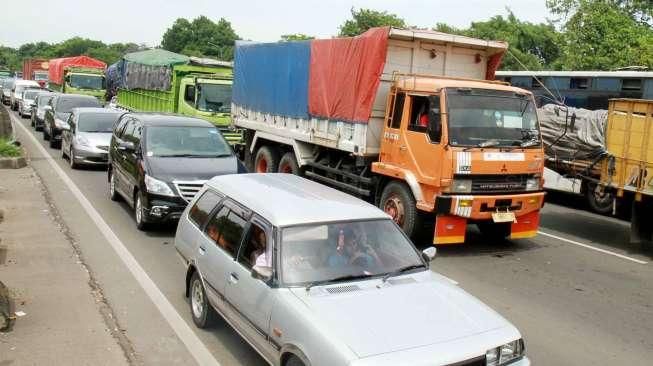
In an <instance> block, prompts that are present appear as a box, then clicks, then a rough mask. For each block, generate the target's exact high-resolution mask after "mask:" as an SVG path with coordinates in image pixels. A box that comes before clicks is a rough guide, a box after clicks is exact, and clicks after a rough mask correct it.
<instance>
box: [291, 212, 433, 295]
mask: <svg viewBox="0 0 653 366" xmlns="http://www.w3.org/2000/svg"><path fill="white" fill-rule="evenodd" d="M280 267H281V278H282V281H283V283H284V284H285V285H288V286H301V285H306V286H310V285H316V284H325V283H331V282H339V281H343V280H348V279H360V278H366V277H375V276H385V275H387V274H391V273H395V272H397V271H401V270H402V269H420V268H422V269H423V268H426V267H425V265H424V263H423V262H422V259H421V257H420V255H419V254H418V252H417V250H416V249H415V247H414V246H413V245H412V244H411V242H410V241H408V240H407V239H406V237H405V236H404V235H403V234H402V233H401V232H400V229H399V228H398V227H397V226H396V225H395V224H394V223H393V222H392V221H391V220H371V221H356V222H339V223H329V224H316V225H302V226H294V227H288V228H285V229H283V230H282V234H281V259H280Z"/></svg>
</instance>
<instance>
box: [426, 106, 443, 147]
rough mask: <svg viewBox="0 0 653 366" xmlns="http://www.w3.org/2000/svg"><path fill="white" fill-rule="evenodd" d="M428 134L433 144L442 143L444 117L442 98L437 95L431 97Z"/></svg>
mask: <svg viewBox="0 0 653 366" xmlns="http://www.w3.org/2000/svg"><path fill="white" fill-rule="evenodd" d="M428 133H429V139H431V142H436V143H439V142H440V140H441V138H442V115H441V114H440V97H439V96H437V95H431V96H430V97H429V127H428Z"/></svg>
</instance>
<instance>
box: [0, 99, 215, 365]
mask: <svg viewBox="0 0 653 366" xmlns="http://www.w3.org/2000/svg"><path fill="white" fill-rule="evenodd" d="M0 108H4V107H2V106H0ZM9 114H10V116H11V120H12V121H13V122H14V126H19V127H20V128H21V129H22V130H23V132H24V133H25V134H26V135H27V136H29V137H30V139H31V140H32V142H33V143H34V144H35V145H36V147H37V149H38V150H39V151H40V152H41V153H42V154H43V157H44V158H45V159H46V160H47V161H48V163H50V165H51V166H52V169H54V171H55V172H57V175H59V178H61V180H62V181H63V182H64V183H65V184H66V186H67V187H68V189H70V191H71V192H72V194H73V195H74V196H75V198H77V200H78V201H79V203H80V204H81V205H82V207H83V208H84V210H85V211H86V213H87V214H88V215H89V217H90V218H91V219H92V220H93V221H94V222H95V225H97V227H98V229H99V230H100V232H101V233H102V235H104V238H105V239H106V240H107V241H108V242H109V244H110V245H111V247H112V248H113V249H114V250H115V251H116V254H118V257H120V259H121V260H122V262H123V263H124V264H125V266H127V268H128V269H129V271H130V272H131V274H132V275H133V276H134V278H135V279H136V281H137V282H138V283H139V284H140V285H141V287H142V288H143V290H144V291H145V293H146V294H147V296H148V297H149V298H150V300H152V302H153V303H154V306H156V308H157V309H158V310H159V312H160V313H161V315H162V316H163V318H164V319H165V320H166V321H167V322H168V324H170V327H172V329H173V330H174V332H175V333H176V334H177V337H179V339H181V341H182V342H183V343H184V345H186V348H187V349H188V352H189V353H190V354H191V355H192V356H193V357H194V358H195V360H196V361H197V363H198V364H200V365H202V366H204V365H213V366H220V363H219V362H218V361H217V360H216V359H215V358H214V357H213V355H212V354H211V352H210V351H209V350H208V348H206V346H205V345H204V343H202V341H201V340H200V339H199V338H198V337H197V335H196V334H195V333H194V332H193V330H192V329H191V328H190V327H189V326H188V324H186V322H185V321H184V319H182V317H181V316H180V315H179V313H177V310H175V308H174V307H173V306H172V304H171V303H170V302H169V301H168V299H166V297H165V296H164V295H163V293H162V292H161V290H159V288H158V287H157V286H156V284H155V283H154V281H152V279H151V278H150V276H148V274H147V272H145V270H144V269H143V267H141V265H140V264H138V262H137V261H136V258H134V256H132V254H131V253H130V252H129V250H127V247H125V245H124V244H123V243H122V241H120V239H119V238H118V236H117V235H116V234H115V233H114V232H113V231H112V230H111V228H110V227H109V225H108V224H107V223H106V221H104V219H103V218H102V216H100V214H99V213H98V212H97V210H95V208H94V207H93V205H91V202H90V201H89V200H88V199H87V198H86V196H84V194H83V193H82V191H81V190H80V189H79V188H78V187H77V185H76V184H75V183H74V182H73V181H72V179H70V177H68V175H67V174H66V173H65V172H64V171H63V169H61V167H60V166H59V165H58V164H57V163H56V161H55V160H54V158H53V157H52V156H51V155H50V153H49V152H48V151H47V150H45V148H44V147H43V146H41V144H40V143H39V141H38V140H37V139H36V137H34V135H33V134H32V133H31V132H30V131H29V130H28V129H27V127H25V126H23V124H22V123H21V122H20V121H19V120H17V119H16V116H15V115H14V114H13V113H11V112H9Z"/></svg>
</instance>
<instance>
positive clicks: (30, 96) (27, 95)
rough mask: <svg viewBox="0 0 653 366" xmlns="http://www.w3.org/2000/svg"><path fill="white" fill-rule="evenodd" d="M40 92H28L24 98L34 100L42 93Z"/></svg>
mask: <svg viewBox="0 0 653 366" xmlns="http://www.w3.org/2000/svg"><path fill="white" fill-rule="evenodd" d="M40 92H41V91H40V90H27V91H25V95H24V97H23V98H25V99H34V98H36V96H37V95H38V94H39V93H40Z"/></svg>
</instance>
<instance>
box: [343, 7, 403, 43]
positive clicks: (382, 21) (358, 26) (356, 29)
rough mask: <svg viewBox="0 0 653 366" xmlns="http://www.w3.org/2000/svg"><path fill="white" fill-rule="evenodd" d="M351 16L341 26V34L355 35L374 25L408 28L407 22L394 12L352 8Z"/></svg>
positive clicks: (344, 35) (346, 35)
mask: <svg viewBox="0 0 653 366" xmlns="http://www.w3.org/2000/svg"><path fill="white" fill-rule="evenodd" d="M351 17H352V19H349V20H347V21H345V22H344V23H343V24H342V25H341V26H340V36H342V37H353V36H357V35H359V34H361V33H364V32H365V31H367V30H368V29H370V28H374V27H386V26H390V27H397V28H406V22H405V21H404V20H403V19H401V18H399V17H398V16H396V15H394V14H389V13H387V12H385V11H376V10H371V9H360V10H358V11H356V9H354V8H351Z"/></svg>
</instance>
